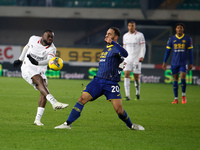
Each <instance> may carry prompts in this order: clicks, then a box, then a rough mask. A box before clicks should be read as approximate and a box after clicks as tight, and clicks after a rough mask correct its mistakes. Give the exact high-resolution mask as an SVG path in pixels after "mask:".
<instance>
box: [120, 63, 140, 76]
mask: <svg viewBox="0 0 200 150" xmlns="http://www.w3.org/2000/svg"><path fill="white" fill-rule="evenodd" d="M141 68H142V63H141V62H133V63H127V64H126V65H125V68H124V71H132V72H133V73H135V74H141Z"/></svg>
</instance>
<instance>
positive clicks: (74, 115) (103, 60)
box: [55, 27, 144, 130]
mask: <svg viewBox="0 0 200 150" xmlns="http://www.w3.org/2000/svg"><path fill="white" fill-rule="evenodd" d="M119 36H120V31H119V29H118V28H116V27H111V28H109V29H108V31H107V33H106V36H105V42H106V43H107V45H106V47H105V48H104V50H103V52H102V53H101V55H100V61H99V70H98V72H97V75H96V76H95V77H94V79H93V80H92V81H91V82H90V83H89V84H88V85H87V86H86V88H85V89H84V90H83V94H82V95H81V97H80V98H79V99H78V102H77V103H76V104H75V106H74V108H73V109H72V111H71V113H70V115H69V117H68V119H67V121H66V122H64V124H61V125H59V126H57V127H55V129H71V124H72V123H73V122H74V121H75V120H77V119H78V118H79V117H80V115H81V112H82V110H83V107H84V105H85V104H86V103H87V102H88V101H93V100H95V99H97V98H98V97H100V96H101V95H105V96H106V98H107V100H108V101H111V103H112V105H113V107H114V109H115V111H116V113H117V114H118V117H119V118H120V119H121V120H122V121H124V122H125V123H126V126H127V127H128V128H130V129H133V130H144V127H142V126H141V125H137V124H132V122H131V120H130V118H129V117H128V114H127V113H126V111H125V110H124V109H123V106H122V99H121V94H120V87H119V84H118V82H119V81H120V75H121V71H122V68H120V67H119V65H120V64H121V63H122V62H123V59H122V58H121V56H122V57H127V56H128V53H127V51H126V50H125V49H124V48H123V47H121V46H120V45H119V44H118V43H117V39H118V38H119ZM122 66H123V65H122Z"/></svg>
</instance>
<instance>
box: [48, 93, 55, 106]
mask: <svg viewBox="0 0 200 150" xmlns="http://www.w3.org/2000/svg"><path fill="white" fill-rule="evenodd" d="M46 99H47V100H48V101H49V102H50V103H51V105H54V104H55V103H56V102H57V100H56V99H55V98H54V97H53V95H51V94H48V95H47V96H46Z"/></svg>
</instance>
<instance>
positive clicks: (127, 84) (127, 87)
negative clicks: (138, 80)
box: [124, 78, 130, 98]
mask: <svg viewBox="0 0 200 150" xmlns="http://www.w3.org/2000/svg"><path fill="white" fill-rule="evenodd" d="M124 89H125V93H126V97H129V98H130V78H124Z"/></svg>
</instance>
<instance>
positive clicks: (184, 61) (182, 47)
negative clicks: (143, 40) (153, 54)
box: [162, 23, 193, 104]
mask: <svg viewBox="0 0 200 150" xmlns="http://www.w3.org/2000/svg"><path fill="white" fill-rule="evenodd" d="M184 28H185V26H184V24H182V23H177V24H176V26H175V30H176V34H175V35H174V36H172V37H170V39H169V41H168V43H167V47H166V53H165V57H164V62H163V64H162V68H163V70H166V61H167V59H168V57H169V55H170V52H171V51H172V60H171V70H172V76H173V78H174V82H173V90H174V96H175V98H174V101H173V102H172V104H178V81H179V74H180V77H181V86H182V104H186V102H187V100H186V97H185V96H186V94H185V93H186V75H187V70H191V69H192V67H193V45H192V39H191V38H190V37H189V36H187V35H185V34H184ZM188 55H189V64H188Z"/></svg>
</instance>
